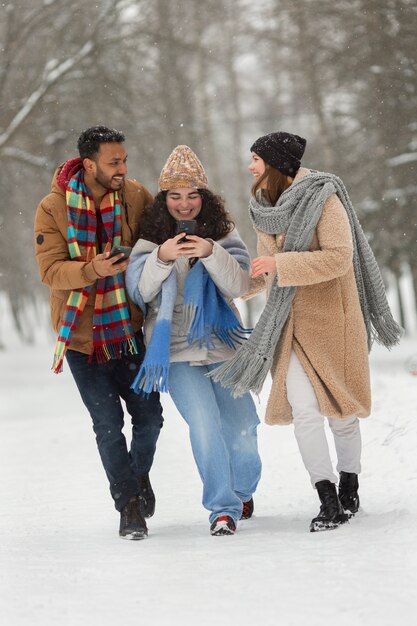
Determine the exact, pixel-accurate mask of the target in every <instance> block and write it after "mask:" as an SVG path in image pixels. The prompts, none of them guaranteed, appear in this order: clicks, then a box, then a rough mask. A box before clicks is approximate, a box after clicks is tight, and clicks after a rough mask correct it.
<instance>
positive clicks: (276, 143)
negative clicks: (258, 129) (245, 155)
mask: <svg viewBox="0 0 417 626" xmlns="http://www.w3.org/2000/svg"><path fill="white" fill-rule="evenodd" d="M306 143H307V141H306V140H305V139H303V138H302V137H299V136H298V135H292V134H291V133H284V132H278V133H270V134H269V135H264V136H263V137H259V139H257V140H256V141H255V143H254V144H253V146H251V152H255V153H256V154H257V155H258V156H260V157H261V159H263V160H264V161H265V163H268V165H271V166H272V167H275V169H277V170H279V171H280V172H282V174H286V175H287V176H292V177H294V176H295V175H296V173H297V171H298V169H299V167H300V165H301V157H302V156H303V154H304V150H305V147H306Z"/></svg>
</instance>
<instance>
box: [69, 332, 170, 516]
mask: <svg viewBox="0 0 417 626" xmlns="http://www.w3.org/2000/svg"><path fill="white" fill-rule="evenodd" d="M136 340H137V344H138V350H139V354H134V355H130V354H129V355H125V356H123V357H122V358H121V359H112V360H110V361H107V362H106V363H102V364H99V363H97V362H96V361H95V360H93V362H91V363H88V360H89V356H88V354H83V353H82V352H77V351H75V350H67V353H66V358H67V361H68V365H69V367H70V369H71V372H72V375H73V377H74V380H75V382H76V384H77V387H78V390H79V392H80V394H81V398H82V400H83V402H84V404H85V406H86V407H87V409H88V411H89V413H90V415H91V418H92V420H93V429H94V432H95V434H96V441H97V447H98V450H99V453H100V456H101V461H102V463H103V467H104V469H105V472H106V474H107V478H108V479H109V483H110V493H111V495H112V497H113V499H114V503H115V507H116V509H117V510H118V511H121V509H122V508H123V507H124V505H125V504H126V503H127V502H128V500H129V499H130V498H131V497H132V496H134V495H136V494H137V493H138V491H139V489H138V480H137V478H138V476H140V475H141V474H145V473H147V472H149V470H150V468H151V465H152V462H153V458H154V454H155V448H156V442H157V440H158V437H159V433H160V431H161V428H162V423H163V417H162V407H161V404H160V401H159V393H151V394H150V395H149V396H148V397H142V396H139V395H138V394H136V393H135V392H134V391H133V390H132V389H130V385H131V384H132V382H133V379H134V378H135V376H136V374H137V372H138V369H139V367H140V364H141V363H142V360H143V357H144V354H145V347H144V345H143V337H142V334H141V333H137V334H136ZM121 399H123V400H124V401H125V403H126V409H127V411H128V413H129V414H130V416H131V418H132V441H131V445H130V451H129V450H128V446H127V442H126V438H125V436H124V435H123V432H122V428H123V424H124V414H123V407H122V403H121Z"/></svg>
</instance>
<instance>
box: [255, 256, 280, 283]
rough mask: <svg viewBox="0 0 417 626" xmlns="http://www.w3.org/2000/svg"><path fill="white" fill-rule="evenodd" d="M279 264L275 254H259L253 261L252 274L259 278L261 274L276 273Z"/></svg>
mask: <svg viewBox="0 0 417 626" xmlns="http://www.w3.org/2000/svg"><path fill="white" fill-rule="evenodd" d="M276 271H277V266H276V265H275V258H274V257H273V256H258V257H256V259H254V260H253V261H252V276H253V278H257V277H258V276H260V275H261V274H276Z"/></svg>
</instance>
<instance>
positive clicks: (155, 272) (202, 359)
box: [138, 229, 250, 365]
mask: <svg viewBox="0 0 417 626" xmlns="http://www.w3.org/2000/svg"><path fill="white" fill-rule="evenodd" d="M228 238H229V239H231V238H238V241H239V243H240V245H241V246H242V247H243V248H245V245H244V243H243V242H242V240H241V239H240V236H239V234H238V232H237V230H236V229H235V230H234V231H233V232H232V233H229V234H228V235H226V237H225V238H224V239H222V240H219V241H217V242H212V243H213V252H212V254H210V256H208V257H206V258H203V259H201V262H202V263H203V264H204V267H205V269H206V270H207V272H208V273H209V274H210V277H211V278H212V280H213V281H214V283H215V284H216V286H217V287H218V288H219V290H220V291H221V293H222V294H223V295H224V296H225V299H226V301H227V302H228V304H229V305H230V306H231V307H232V309H233V311H234V312H235V314H236V316H237V317H238V319H240V316H239V313H238V311H237V309H236V307H235V305H234V304H233V298H238V297H239V296H241V295H242V294H243V293H245V292H246V291H247V290H248V287H249V282H250V277H249V272H248V271H247V270H245V269H243V268H242V267H241V266H240V265H239V263H238V261H237V260H236V259H235V258H234V257H233V256H232V255H231V254H230V253H229V252H227V250H225V249H224V248H223V247H222V245H221V244H222V242H224V241H226V240H227V239H228ZM138 243H139V242H138ZM143 243H144V241H143V240H142V241H141V244H142V250H143ZM146 243H147V244H149V251H151V250H152V252H151V254H150V255H149V257H148V258H147V260H146V262H145V265H144V268H143V272H142V275H141V277H140V280H139V284H138V288H139V291H140V294H141V296H142V298H143V300H144V302H145V303H146V304H147V306H148V310H147V315H146V318H145V323H144V334H145V343H146V344H148V343H149V341H150V337H151V335H152V331H153V328H154V325H155V321H156V316H157V314H158V294H159V292H160V291H161V287H162V283H163V281H164V280H165V279H166V278H167V277H168V276H169V274H170V273H171V272H172V271H175V272H176V274H177V295H176V300H175V305H174V312H173V317H172V324H171V354H170V361H171V362H175V361H189V362H190V363H192V364H194V365H206V364H209V363H218V362H220V361H225V360H227V359H229V358H230V357H231V356H232V355H233V354H234V350H233V349H232V348H230V347H229V346H226V345H225V344H223V343H221V342H220V340H218V339H214V343H215V345H216V347H215V348H207V346H205V345H202V346H201V347H200V346H199V344H198V342H194V343H193V344H191V345H189V344H188V342H187V324H186V321H185V315H184V283H185V279H186V278H187V274H188V271H189V261H188V259H187V258H184V257H183V258H180V259H177V260H176V261H175V262H171V263H163V262H162V261H160V260H159V259H158V246H157V245H156V244H153V243H151V242H146Z"/></svg>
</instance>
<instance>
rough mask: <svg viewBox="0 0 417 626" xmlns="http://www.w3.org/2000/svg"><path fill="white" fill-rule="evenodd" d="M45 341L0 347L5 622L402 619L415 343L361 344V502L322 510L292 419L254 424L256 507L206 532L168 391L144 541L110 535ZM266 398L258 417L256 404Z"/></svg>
mask: <svg viewBox="0 0 417 626" xmlns="http://www.w3.org/2000/svg"><path fill="white" fill-rule="evenodd" d="M51 350H52V347H51V346H48V347H47V349H46V348H42V349H40V348H37V349H35V348H22V347H21V346H19V347H18V348H17V349H16V351H13V352H12V351H7V352H0V371H1V382H0V386H1V404H0V476H1V492H2V507H1V512H0V530H1V536H2V541H1V544H0V623H1V624H3V625H5V626H52V625H54V626H84V625H86V626H96V625H97V626H110V625H112V626H113V625H114V624H117V623H121V624H123V626H131V625H135V626H139V624H142V625H144V624H147V625H148V624H149V625H152V626H171V625H177V624H181V625H183V626H206V625H207V626H208V625H212V624H216V625H217V626H229V625H230V626H232V624H239V625H240V626H249V625H250V624H262V626H270V625H271V626H272V625H274V626H275V625H278V626H304V625H306V626H315V625H317V626H321V625H323V624H326V623H337V624H338V626H345V625H348V624H349V625H350V624H352V623H353V624H355V626H365V625H366V626H373V625H374V624H375V625H378V626H390V625H394V624H398V623H401V624H402V625H403V626H408V625H409V624H410V625H411V624H414V623H416V620H417V593H416V583H417V504H416V495H415V494H416V491H417V454H416V451H417V424H416V418H417V378H414V377H412V376H411V375H410V374H409V373H408V372H407V371H406V369H405V367H404V362H405V360H406V359H407V358H408V357H409V356H411V355H413V353H417V341H410V340H408V341H404V342H403V343H402V345H401V346H400V347H399V348H396V349H395V350H393V351H392V352H391V353H389V352H387V351H382V350H381V349H379V348H376V349H375V354H373V356H372V381H373V390H374V413H373V416H372V418H371V419H369V420H365V421H362V434H363V442H364V453H363V472H362V475H361V492H360V493H361V499H362V503H363V511H362V513H361V514H360V515H358V516H357V518H355V519H354V520H353V521H351V523H350V524H346V525H345V526H343V527H341V528H339V529H338V530H337V531H334V532H327V533H317V534H310V533H309V532H308V523H309V521H310V519H311V517H313V516H314V515H315V514H316V513H317V510H318V502H317V498H316V494H315V493H314V492H313V491H312V489H311V487H310V485H309V481H308V478H307V474H306V472H305V470H304V468H303V467H302V464H301V460H300V457H299V454H298V451H297V449H296V446H295V441H294V438H293V433H292V428H291V427H267V426H265V425H264V424H262V425H261V427H260V428H259V444H260V450H261V455H262V459H263V463H264V471H263V477H262V480H261V483H260V485H259V489H258V492H257V494H256V499H255V506H256V517H255V518H253V519H252V520H249V521H247V522H242V523H241V524H240V526H239V531H238V533H237V535H236V536H235V537H216V538H214V537H210V536H209V534H208V523H207V514H206V512H205V511H204V509H203V508H202V506H201V505H200V498H201V488H200V481H199V478H198V475H197V471H196V469H195V467H194V464H193V460H192V457H191V452H190V446H189V442H188V437H187V431H186V428H185V425H184V423H183V422H182V421H181V419H180V418H179V416H178V415H177V413H176V411H175V409H174V408H173V406H172V404H171V403H170V401H169V398H167V397H164V407H165V426H164V429H163V433H162V435H161V438H160V440H159V444H158V450H157V457H156V461H155V465H154V469H153V472H152V482H153V485H154V487H155V491H156V494H157V511H156V515H155V517H154V518H152V519H151V520H149V531H150V534H149V538H148V539H147V540H146V541H142V542H127V541H121V540H120V539H119V538H118V535H117V527H118V515H117V513H116V512H115V511H114V510H113V508H112V503H111V500H110V497H109V496H108V494H107V486H106V481H105V477H104V473H103V470H102V468H101V465H100V463H99V458H98V454H97V451H96V448H95V442H94V438H93V434H92V431H91V426H90V421H89V418H88V416H87V415H86V412H85V410H84V408H83V407H82V405H81V401H80V400H79V398H78V395H77V392H76V389H75V387H74V383H73V381H72V379H71V376H70V374H69V372H68V370H66V372H65V373H64V374H63V375H60V376H54V375H53V374H52V373H51V372H50V370H49V366H50V361H51ZM264 399H265V398H263V399H262V404H261V407H260V414H261V415H262V413H263V411H262V406H263V402H264Z"/></svg>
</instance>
